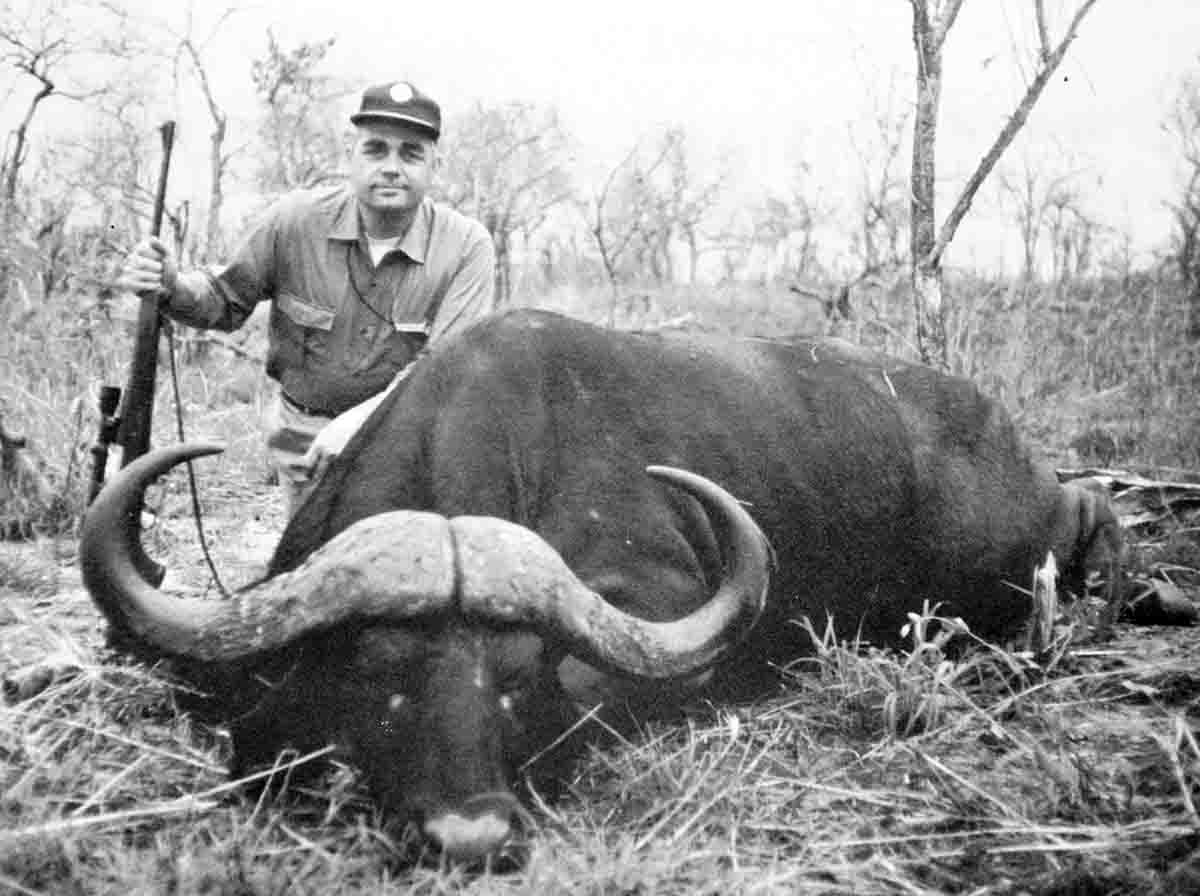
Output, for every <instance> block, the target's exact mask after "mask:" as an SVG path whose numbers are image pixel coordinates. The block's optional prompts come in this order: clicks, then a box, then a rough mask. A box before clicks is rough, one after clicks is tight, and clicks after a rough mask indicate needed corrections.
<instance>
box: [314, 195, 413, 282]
mask: <svg viewBox="0 0 1200 896" xmlns="http://www.w3.org/2000/svg"><path fill="white" fill-rule="evenodd" d="M358 221H359V218H358V198H357V197H356V196H355V195H354V194H353V193H351V192H349V191H347V192H346V201H345V202H344V203H343V204H342V207H341V208H340V209H338V210H337V213H336V214H335V215H334V218H333V225H332V226H331V227H330V228H329V238H330V239H331V240H340V241H342V242H347V243H357V242H358V239H359V235H360V234H359V226H358ZM432 230H433V200H431V199H430V198H429V197H428V196H426V197H425V198H424V199H423V200H421V205H420V207H419V208H418V209H417V214H416V215H415V216H414V217H413V222H412V225H411V226H410V227H409V228H408V233H406V234H404V239H402V240H401V241H400V245H399V246H398V247H397V248H398V249H399V250H400V251H401V252H403V253H404V254H405V255H407V256H408V257H409V258H411V259H412V260H413V261H415V262H417V264H424V263H425V256H426V255H427V254H428V252H429V235H430V233H431V232H432Z"/></svg>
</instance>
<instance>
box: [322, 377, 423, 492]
mask: <svg viewBox="0 0 1200 896" xmlns="http://www.w3.org/2000/svg"><path fill="white" fill-rule="evenodd" d="M412 368H413V365H412V364H409V365H408V366H407V367H405V368H404V369H403V370H401V371H400V372H399V373H398V374H396V376H395V378H394V379H393V380H392V381H391V383H389V384H388V387H387V388H386V389H384V390H383V391H382V392H380V393H379V394H378V395H375V396H372V397H371V398H368V399H367V400H366V401H364V402H363V403H362V404H356V405H355V406H354V407H352V408H350V410H348V411H343V412H342V413H340V414H338V415H337V416H336V417H334V418H333V419H332V420H330V421H329V423H328V424H327V425H326V426H325V428H324V429H322V430H321V431H320V432H319V433H317V435H316V438H314V439H313V440H312V444H311V445H309V446H308V451H306V452H305V454H304V458H303V463H304V464H306V465H307V466H308V472H309V477H310V481H312V482H316V480H317V478H318V477H319V476H321V475H322V474H323V473H324V472H325V470H326V469H328V467H329V463H330V461H332V460H333V459H334V458H335V457H337V456H338V455H339V454H341V453H342V449H344V448H345V447H346V443H347V442H349V441H350V438H351V437H352V436H353V435H354V434H355V433H356V432H358V431H359V429H360V428H362V425H363V424H364V423H366V422H367V418H368V417H370V416H371V414H372V413H374V411H375V409H376V408H377V407H379V406H380V405H381V404H383V400H384V398H386V397H387V395H388V393H389V392H391V391H392V390H393V389H395V388H396V387H397V386H398V385H400V384H401V383H402V382H404V380H405V379H407V378H408V375H409V373H410V372H411V371H412Z"/></svg>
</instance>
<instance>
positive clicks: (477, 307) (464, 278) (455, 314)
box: [429, 225, 496, 343]
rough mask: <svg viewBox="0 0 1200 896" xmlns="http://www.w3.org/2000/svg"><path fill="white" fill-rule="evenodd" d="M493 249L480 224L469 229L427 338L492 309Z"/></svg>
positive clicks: (435, 337)
mask: <svg viewBox="0 0 1200 896" xmlns="http://www.w3.org/2000/svg"><path fill="white" fill-rule="evenodd" d="M495 288H496V248H495V246H494V245H493V244H492V238H491V236H490V235H489V234H488V232H487V230H485V229H484V228H483V226H482V225H477V226H475V227H473V228H471V239H470V240H469V242H468V244H467V246H466V249H465V251H463V253H462V260H461V262H460V263H459V265H458V268H457V269H456V270H455V272H454V276H453V277H452V278H451V280H450V284H449V286H448V287H447V289H446V294H445V295H444V296H443V298H442V301H441V305H440V307H439V308H438V312H437V315H436V316H435V318H434V320H433V325H432V326H431V328H430V331H429V341H430V342H431V343H437V342H438V341H439V340H441V339H444V338H445V337H446V336H448V335H450V334H452V333H456V332H458V331H459V330H462V329H463V328H465V327H467V326H468V325H470V324H472V323H474V322H475V321H477V320H479V319H480V318H481V317H484V316H486V315H488V314H490V313H491V312H492V310H493V309H494V305H495Z"/></svg>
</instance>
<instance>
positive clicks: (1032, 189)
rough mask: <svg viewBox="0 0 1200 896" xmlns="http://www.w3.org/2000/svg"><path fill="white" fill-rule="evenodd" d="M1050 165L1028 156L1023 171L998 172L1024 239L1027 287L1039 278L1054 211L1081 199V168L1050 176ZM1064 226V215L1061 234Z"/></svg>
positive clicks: (1054, 242) (1023, 270)
mask: <svg viewBox="0 0 1200 896" xmlns="http://www.w3.org/2000/svg"><path fill="white" fill-rule="evenodd" d="M1047 165H1048V163H1047V162H1045V161H1044V160H1041V159H1036V158H1034V157H1032V156H1030V155H1026V156H1024V158H1023V159H1022V161H1021V164H1020V167H1019V168H1018V167H1009V168H1005V169H1001V170H1000V171H999V172H998V179H997V183H998V186H999V190H1000V195H1001V202H1002V203H1003V204H1004V205H1007V206H1008V207H1009V208H1010V209H1011V210H1012V214H1013V217H1014V219H1015V223H1016V225H1017V231H1018V233H1019V234H1020V237H1021V253H1022V261H1021V278H1022V280H1023V281H1024V282H1025V283H1026V284H1032V283H1034V282H1036V281H1037V279H1038V249H1039V247H1040V246H1041V241H1042V237H1043V236H1044V235H1045V232H1046V230H1047V228H1048V226H1049V216H1050V213H1051V210H1052V209H1054V208H1059V209H1065V208H1066V207H1067V206H1068V205H1076V204H1077V203H1075V202H1074V201H1073V199H1074V198H1077V197H1078V190H1077V188H1076V187H1075V186H1074V181H1075V180H1076V178H1077V177H1078V176H1079V174H1080V171H1079V169H1076V168H1073V169H1071V170H1069V171H1060V172H1058V173H1053V172H1052V173H1049V174H1048V173H1046V168H1047ZM1063 223H1065V221H1064V219H1063V218H1062V215H1061V214H1060V215H1059V221H1058V230H1059V231H1061V229H1062V224H1063ZM1051 242H1052V246H1057V245H1058V237H1057V234H1056V235H1055V237H1054V238H1052V241H1051ZM1055 270H1056V271H1057V268H1055Z"/></svg>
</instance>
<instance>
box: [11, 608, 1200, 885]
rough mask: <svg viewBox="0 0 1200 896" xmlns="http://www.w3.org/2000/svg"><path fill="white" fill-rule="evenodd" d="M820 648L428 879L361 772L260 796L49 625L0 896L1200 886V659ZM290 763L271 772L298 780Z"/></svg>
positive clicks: (615, 763)
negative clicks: (484, 866)
mask: <svg viewBox="0 0 1200 896" xmlns="http://www.w3.org/2000/svg"><path fill="white" fill-rule="evenodd" d="M929 622H930V618H929V617H917V618H916V619H914V624H913V627H912V629H911V630H910V637H911V640H912V645H911V648H910V650H908V651H906V652H901V653H889V652H880V651H867V650H861V649H855V648H854V647H853V646H852V645H841V644H838V643H837V641H836V639H834V638H833V637H832V635H831V633H829V632H828V631H824V632H821V633H817V632H814V633H813V637H814V646H815V652H814V655H813V656H812V657H811V658H810V659H808V660H806V661H804V662H803V663H802V664H799V665H798V666H797V667H796V668H795V669H794V670H793V671H792V673H791V675H790V676H789V684H788V687H787V688H786V690H785V691H784V692H782V693H781V694H780V696H779V697H777V698H775V699H771V700H764V701H762V702H760V703H757V704H754V705H747V706H737V707H721V708H717V709H710V710H705V709H703V708H699V709H697V710H696V711H695V712H694V713H693V714H692V715H691V716H690V718H689V721H688V722H686V723H685V724H682V725H672V726H665V725H661V726H651V727H649V728H648V729H647V730H646V731H645V732H644V734H643V736H642V737H640V738H638V739H636V740H635V741H633V742H630V743H625V744H619V745H616V746H612V747H608V748H605V749H603V750H598V751H597V752H596V753H595V754H594V755H593V756H591V758H589V759H588V760H587V761H585V762H584V763H583V764H582V765H581V766H580V768H579V769H578V773H577V776H576V778H575V779H574V780H573V782H572V783H571V786H570V788H569V792H568V795H567V796H566V797H565V798H564V799H563V800H560V801H559V802H558V803H557V804H555V805H554V806H545V805H543V806H541V807H535V808H536V809H537V811H536V812H535V820H534V822H533V830H532V833H531V837H530V843H529V845H528V848H527V857H526V859H525V861H524V864H523V865H522V866H521V867H519V868H516V869H508V870H506V871H503V872H501V871H482V872H480V871H466V870H462V869H455V868H447V867H439V866H438V865H437V864H436V862H432V861H431V860H429V859H428V858H427V857H423V856H422V855H421V854H420V852H419V849H418V847H417V846H416V844H414V843H413V842H412V841H411V840H410V839H408V838H407V837H406V835H405V833H404V832H403V831H396V830H392V829H387V828H384V827H381V825H380V819H378V818H377V817H376V815H375V813H374V810H373V809H372V808H371V806H370V805H369V803H367V802H366V801H365V800H364V798H363V797H362V794H361V792H360V790H359V787H358V782H357V780H356V777H355V775H354V773H353V772H352V770H350V769H345V768H341V769H339V770H337V771H336V772H334V773H333V774H332V775H330V776H328V777H327V778H325V779H324V780H323V781H322V782H321V783H320V784H319V785H317V786H315V787H310V788H309V789H305V790H299V789H293V790H290V791H287V792H286V794H285V795H284V796H282V797H280V796H279V795H278V794H277V793H276V794H275V795H263V793H267V794H270V793H273V792H272V791H265V792H263V793H259V795H257V796H256V795H255V793H256V792H255V791H254V790H253V789H250V788H247V787H245V786H242V785H244V784H245V783H246V782H229V781H227V780H226V778H225V775H224V772H223V767H224V761H225V758H226V752H227V743H226V741H225V738H224V735H223V732H221V731H219V730H213V729H209V728H206V727H203V726H201V725H198V724H196V723H194V722H193V721H192V720H191V719H190V718H189V717H188V716H187V715H186V714H183V713H181V712H180V711H179V709H178V707H177V706H176V703H175V695H174V693H173V692H172V690H171V689H170V688H169V687H168V686H167V684H166V683H164V681H163V680H161V679H160V678H158V677H157V676H155V675H154V674H153V673H152V672H150V671H148V670H145V669H142V668H139V667H135V666H129V665H123V664H121V663H119V662H116V661H114V660H112V659H111V658H107V657H104V656H103V655H102V654H100V653H99V652H98V651H97V649H96V648H95V647H93V646H91V645H89V644H85V643H80V642H78V641H72V640H71V639H70V636H68V635H64V634H63V632H62V631H61V630H60V629H59V628H58V627H56V626H47V625H43V624H41V623H37V622H33V623H32V624H31V625H30V626H29V633H30V634H29V635H27V637H28V636H30V635H32V636H35V637H40V638H42V639H45V640H46V641H47V643H53V644H54V645H56V649H58V650H59V651H60V652H61V651H62V650H63V648H64V647H66V648H67V649H68V651H69V652H70V653H71V654H72V655H73V656H74V657H75V659H76V664H77V669H76V670H75V671H74V672H73V673H72V674H70V675H66V676H64V677H63V678H62V679H61V680H59V681H57V682H55V683H54V684H52V685H51V686H50V687H49V688H47V689H45V690H43V691H41V692H40V693H39V694H37V695H36V696H35V697H33V698H32V699H29V700H26V701H24V702H20V703H16V704H12V705H8V706H6V707H4V708H3V709H2V710H0V888H2V887H8V888H10V889H11V890H12V891H13V892H17V893H54V894H60V893H61V894H72V893H79V894H84V893H87V894H91V893H116V892H122V893H170V892H177V893H244V894H252V893H253V894H260V893H261V894H267V893H284V892H287V893H334V892H336V893H359V892H362V893H368V892H369V893H401V892H404V893H409V892H417V893H460V892H462V893H468V892H469V893H492V892H504V893H531V894H532V893H566V892H572V893H580V892H583V893H656V894H657V893H664V894H667V893H679V894H690V893H855V894H861V893H896V892H908V893H947V892H954V893H959V892H963V893H967V892H980V893H983V892H986V893H1014V894H1015V893H1125V892H1128V893H1134V892H1136V893H1149V894H1183V893H1192V892H1196V888H1197V887H1200V814H1198V812H1197V804H1198V801H1200V746H1198V744H1197V737H1196V722H1197V711H1198V709H1200V664H1198V663H1197V659H1198V656H1197V647H1196V644H1195V643H1194V642H1195V639H1194V636H1192V635H1191V633H1190V632H1179V633H1174V634H1166V635H1163V634H1159V635H1157V636H1153V637H1151V636H1148V635H1147V634H1146V633H1144V632H1139V631H1132V630H1126V631H1124V632H1123V633H1122V634H1121V636H1120V638H1119V639H1118V640H1117V641H1116V642H1114V643H1111V644H1107V645H1104V646H1100V647H1095V646H1093V647H1081V648H1079V649H1077V650H1075V651H1073V652H1065V653H1062V654H1060V655H1059V657H1058V661H1057V667H1056V668H1055V669H1053V670H1052V671H1050V672H1047V670H1046V669H1045V668H1043V667H1041V666H1039V665H1037V664H1036V663H1035V662H1033V660H1032V659H1031V658H1030V657H1029V656H1028V655H1021V654H1015V653H1011V652H1007V651H1003V650H1000V649H998V648H995V647H991V646H988V645H976V646H975V648H974V649H971V650H967V651H965V652H962V651H955V652H949V645H948V643H947V640H946V638H945V637H944V635H945V633H946V632H947V629H945V628H943V629H941V630H940V631H939V630H935V629H934V628H933V627H931V626H930V624H929ZM288 771H289V766H288V764H287V763H286V762H284V761H283V760H281V764H280V766H279V767H278V768H276V769H274V770H271V771H270V772H268V773H267V774H270V775H272V776H273V777H274V778H275V779H276V780H282V779H285V778H286V777H287V773H288Z"/></svg>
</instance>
